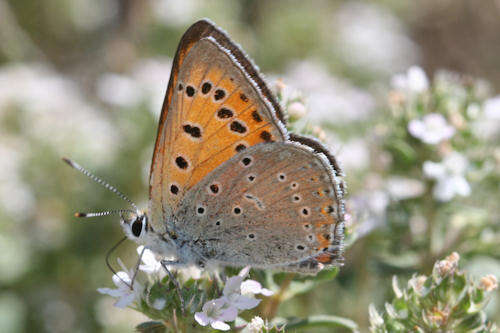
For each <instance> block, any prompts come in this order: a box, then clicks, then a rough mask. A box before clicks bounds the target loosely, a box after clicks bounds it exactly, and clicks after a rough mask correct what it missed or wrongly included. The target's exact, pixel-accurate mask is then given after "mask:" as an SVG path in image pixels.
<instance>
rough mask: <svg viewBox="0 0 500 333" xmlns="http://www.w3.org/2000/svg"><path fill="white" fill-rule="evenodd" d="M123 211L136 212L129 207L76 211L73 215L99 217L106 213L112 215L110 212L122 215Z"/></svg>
mask: <svg viewBox="0 0 500 333" xmlns="http://www.w3.org/2000/svg"><path fill="white" fill-rule="evenodd" d="M123 213H131V214H135V213H136V212H134V211H133V210H131V209H116V210H107V211H104V212H89V213H82V212H77V213H75V217H100V216H107V215H112V214H120V215H122V214H123Z"/></svg>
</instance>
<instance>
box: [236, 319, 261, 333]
mask: <svg viewBox="0 0 500 333" xmlns="http://www.w3.org/2000/svg"><path fill="white" fill-rule="evenodd" d="M264 328H265V323H264V320H263V319H262V318H261V317H259V316H255V317H253V319H252V320H251V321H250V322H249V323H248V324H247V326H245V328H244V329H243V330H242V332H243V333H260V332H262V330H263V329H264Z"/></svg>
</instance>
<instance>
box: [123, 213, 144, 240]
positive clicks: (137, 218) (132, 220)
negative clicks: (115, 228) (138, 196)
mask: <svg viewBox="0 0 500 333" xmlns="http://www.w3.org/2000/svg"><path fill="white" fill-rule="evenodd" d="M120 215H121V216H120V224H121V226H122V228H123V231H124V232H125V235H126V236H127V237H128V238H130V239H131V240H133V241H135V242H137V243H140V244H142V243H144V240H145V239H146V238H147V234H148V233H149V232H151V228H150V226H149V224H148V216H147V215H146V213H145V212H142V211H137V212H134V213H129V214H120ZM127 215H128V216H127Z"/></svg>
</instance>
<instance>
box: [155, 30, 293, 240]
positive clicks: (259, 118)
mask: <svg viewBox="0 0 500 333" xmlns="http://www.w3.org/2000/svg"><path fill="white" fill-rule="evenodd" d="M281 120H283V117H282V115H281V111H280V109H279V104H278V103H277V102H276V101H275V100H274V98H273V97H272V95H271V94H270V92H269V90H268V88H267V87H266V85H265V83H264V82H263V80H262V79H261V78H260V77H259V75H258V73H257V71H256V70H255V69H254V67H253V66H252V64H251V63H250V62H249V61H248V60H247V59H246V57H245V56H244V55H243V53H242V52H241V51H240V50H239V49H238V48H237V47H236V46H235V45H234V44H233V43H232V42H231V41H230V40H229V39H228V37H226V36H225V35H224V34H223V33H222V32H221V31H220V30H218V29H216V28H215V27H214V26H213V25H212V24H211V23H209V22H207V21H200V22H197V23H196V24H194V25H193V26H192V27H191V28H190V29H189V30H188V31H187V32H186V33H185V35H184V36H183V38H182V40H181V42H180V45H179V49H178V51H177V54H176V57H175V59H174V64H173V69H172V73H171V78H170V81H169V85H168V89H167V94H166V97H165V101H164V104H163V109H162V113H161V116H160V124H159V127H158V135H157V139H156V145H155V149H154V155H153V162H152V165H151V175H150V218H151V224H152V225H153V227H154V228H155V229H156V230H159V231H162V230H163V231H164V230H165V221H166V219H168V217H170V216H172V215H173V214H174V213H175V211H176V209H177V207H178V205H179V203H180V201H181V200H182V198H183V197H184V194H185V193H186V191H188V190H189V189H190V188H192V187H193V186H194V185H195V184H196V183H198V182H199V181H200V180H201V179H203V178H204V177H205V176H206V175H207V174H208V173H210V172H211V171H212V170H214V169H215V168H217V167H218V166H219V165H221V164H222V163H224V162H225V161H227V160H228V159H230V158H231V157H232V156H234V155H235V154H237V153H238V152H240V151H242V150H244V149H245V148H246V147H249V146H252V145H255V144H258V143H263V142H271V141H284V140H286V139H287V134H286V131H285V129H284V127H283V125H282V123H281Z"/></svg>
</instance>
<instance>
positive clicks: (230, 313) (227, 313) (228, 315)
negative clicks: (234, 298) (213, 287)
mask: <svg viewBox="0 0 500 333" xmlns="http://www.w3.org/2000/svg"><path fill="white" fill-rule="evenodd" d="M237 316H238V309H236V308H235V307H232V306H230V307H228V308H227V309H224V310H223V311H222V312H221V314H220V315H219V317H218V318H217V320H222V321H233V320H235V319H236V317H237Z"/></svg>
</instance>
